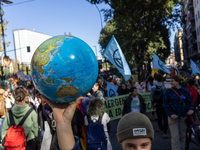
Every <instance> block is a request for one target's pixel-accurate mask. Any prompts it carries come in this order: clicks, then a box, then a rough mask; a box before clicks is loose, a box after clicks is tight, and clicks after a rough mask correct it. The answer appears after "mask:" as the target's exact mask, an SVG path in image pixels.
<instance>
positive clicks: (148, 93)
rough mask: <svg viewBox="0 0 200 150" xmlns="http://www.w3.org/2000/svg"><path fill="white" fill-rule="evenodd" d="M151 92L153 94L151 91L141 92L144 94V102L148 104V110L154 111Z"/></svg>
mask: <svg viewBox="0 0 200 150" xmlns="http://www.w3.org/2000/svg"><path fill="white" fill-rule="evenodd" d="M150 94H151V93H150V92H147V93H140V95H141V96H142V98H143V99H144V102H145V104H146V112H152V111H154V110H153V108H152V106H151V100H150Z"/></svg>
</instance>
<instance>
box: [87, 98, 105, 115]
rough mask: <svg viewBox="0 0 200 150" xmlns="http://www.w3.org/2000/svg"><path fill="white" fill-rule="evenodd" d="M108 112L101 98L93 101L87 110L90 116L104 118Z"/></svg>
mask: <svg viewBox="0 0 200 150" xmlns="http://www.w3.org/2000/svg"><path fill="white" fill-rule="evenodd" d="M105 112H106V109H105V106H104V104H103V102H102V101H101V100H100V99H99V98H95V99H92V100H91V101H90V103H89V105H88V108H87V114H88V115H89V116H103V114H104V113H105Z"/></svg>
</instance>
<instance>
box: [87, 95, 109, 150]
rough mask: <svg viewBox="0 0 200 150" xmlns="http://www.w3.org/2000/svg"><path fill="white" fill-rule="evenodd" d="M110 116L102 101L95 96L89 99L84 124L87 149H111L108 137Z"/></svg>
mask: <svg viewBox="0 0 200 150" xmlns="http://www.w3.org/2000/svg"><path fill="white" fill-rule="evenodd" d="M109 122H110V117H109V116H108V114H107V113H106V110H105V106H104V104H103V102H102V101H101V100H100V99H98V98H95V99H93V100H91V101H90V103H89V105H88V110H87V116H85V125H86V127H87V131H86V139H87V150H94V149H97V150H98V149H99V148H100V149H101V150H112V145H111V142H110V139H109V134H108V133H109V130H110V124H109Z"/></svg>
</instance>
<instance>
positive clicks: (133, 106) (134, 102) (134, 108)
mask: <svg viewBox="0 0 200 150" xmlns="http://www.w3.org/2000/svg"><path fill="white" fill-rule="evenodd" d="M130 112H139V113H143V114H145V113H146V104H145V102H144V99H143V98H142V96H141V95H140V94H138V90H137V88H136V87H132V88H131V89H130V94H129V96H128V97H127V98H126V100H125V101H124V108H123V112H122V115H125V114H127V113H130Z"/></svg>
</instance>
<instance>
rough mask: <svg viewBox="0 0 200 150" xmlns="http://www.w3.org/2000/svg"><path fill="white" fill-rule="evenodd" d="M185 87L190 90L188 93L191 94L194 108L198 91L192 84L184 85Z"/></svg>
mask: <svg viewBox="0 0 200 150" xmlns="http://www.w3.org/2000/svg"><path fill="white" fill-rule="evenodd" d="M186 89H188V90H189V91H190V95H191V96H192V101H193V103H194V108H196V104H197V98H198V91H197V89H195V88H194V87H193V86H186Z"/></svg>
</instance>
